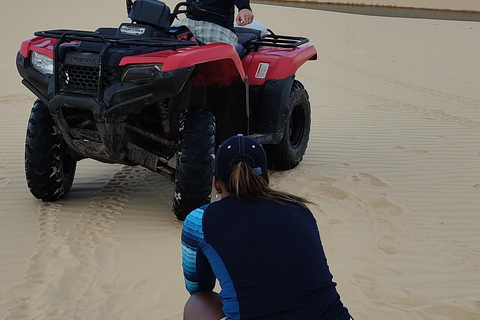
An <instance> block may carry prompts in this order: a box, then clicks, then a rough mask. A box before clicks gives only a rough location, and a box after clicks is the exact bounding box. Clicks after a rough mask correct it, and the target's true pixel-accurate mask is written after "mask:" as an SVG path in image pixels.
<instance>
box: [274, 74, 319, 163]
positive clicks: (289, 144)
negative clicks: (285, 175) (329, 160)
mask: <svg viewBox="0 0 480 320" xmlns="http://www.w3.org/2000/svg"><path fill="white" fill-rule="evenodd" d="M310 122H311V110H310V101H309V99H308V93H307V90H305V88H304V87H303V85H302V84H301V83H300V82H299V81H297V80H295V81H294V82H293V85H292V89H291V91H290V98H289V113H288V119H287V123H286V125H285V131H284V135H283V139H282V141H280V143H279V144H277V145H265V152H266V153H267V159H268V163H269V167H270V168H272V169H278V170H288V169H292V168H295V167H296V166H297V165H298V164H299V163H300V161H302V159H303V155H304V154H305V150H306V149H307V144H308V139H309V136H310Z"/></svg>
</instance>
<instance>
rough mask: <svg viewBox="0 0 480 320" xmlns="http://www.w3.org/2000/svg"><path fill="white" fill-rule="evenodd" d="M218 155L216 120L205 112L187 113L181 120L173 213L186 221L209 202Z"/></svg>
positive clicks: (192, 111)
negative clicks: (215, 157)
mask: <svg viewBox="0 0 480 320" xmlns="http://www.w3.org/2000/svg"><path fill="white" fill-rule="evenodd" d="M214 154H215V120H214V118H213V116H212V114H211V113H210V112H208V111H206V110H187V111H186V112H184V113H183V114H182V115H181V117H180V130H179V139H178V150H177V167H176V173H175V193H174V196H173V212H174V214H175V216H176V217H177V218H178V219H180V220H184V219H185V217H186V216H187V215H188V214H189V213H190V212H191V211H192V210H194V209H196V208H198V207H200V206H202V205H204V204H207V203H209V202H210V195H211V192H212V178H213V163H214Z"/></svg>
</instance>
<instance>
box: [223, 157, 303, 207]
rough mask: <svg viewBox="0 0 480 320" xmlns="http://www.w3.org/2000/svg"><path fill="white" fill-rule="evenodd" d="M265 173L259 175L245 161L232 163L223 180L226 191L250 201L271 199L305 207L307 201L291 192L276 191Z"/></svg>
mask: <svg viewBox="0 0 480 320" xmlns="http://www.w3.org/2000/svg"><path fill="white" fill-rule="evenodd" d="M268 183H269V181H268V176H267V173H265V174H262V175H259V174H258V173H257V172H256V171H255V170H254V169H253V168H252V167H251V166H249V165H248V164H247V163H245V162H239V163H237V164H236V165H234V167H233V169H232V173H231V174H230V177H229V178H228V180H227V181H226V182H225V187H226V189H227V191H228V192H229V193H230V194H232V195H236V196H237V197H239V198H242V199H246V200H251V201H272V202H277V203H282V204H294V205H299V206H301V207H305V208H306V205H305V203H310V202H309V201H307V200H305V199H303V198H301V197H298V196H294V195H292V194H289V193H286V192H281V191H276V190H273V189H271V188H270V187H269V186H268Z"/></svg>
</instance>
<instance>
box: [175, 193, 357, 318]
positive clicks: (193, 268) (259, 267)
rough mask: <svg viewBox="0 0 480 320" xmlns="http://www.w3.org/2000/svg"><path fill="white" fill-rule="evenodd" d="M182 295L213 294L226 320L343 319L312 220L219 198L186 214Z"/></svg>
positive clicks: (286, 209)
mask: <svg viewBox="0 0 480 320" xmlns="http://www.w3.org/2000/svg"><path fill="white" fill-rule="evenodd" d="M182 251H183V252H182V255H183V269H184V276H185V283H186V287H187V290H188V291H189V292H190V293H194V292H196V291H199V290H212V289H213V288H214V285H215V279H216V278H217V279H218V281H219V283H220V286H221V287H222V291H221V292H220V295H221V296H222V299H223V311H224V312H225V315H226V316H227V319H228V320H232V319H259V320H260V319H263V320H266V319H276V320H282V319H285V320H298V319H302V320H308V319H312V320H314V319H322V320H334V319H338V320H348V319H350V316H349V314H348V311H347V310H346V308H344V307H343V304H342V302H341V301H340V297H339V295H338V293H337V291H336V288H335V286H336V284H335V283H334V282H333V280H332V274H331V273H330V271H329V268H328V265H327V261H326V258H325V254H324V251H323V247H322V244H321V241H320V235H319V232H318V228H317V224H316V221H315V218H314V217H313V215H312V213H311V212H310V211H309V210H308V209H306V208H303V207H300V206H297V205H283V204H278V203H273V202H261V203H252V202H246V201H242V200H240V199H238V198H236V197H234V196H230V197H226V198H224V199H222V200H220V201H217V202H214V203H211V204H209V205H206V206H204V207H202V208H199V209H197V210H194V211H193V212H192V213H190V214H189V215H188V216H187V218H186V219H185V222H184V227H183V232H182Z"/></svg>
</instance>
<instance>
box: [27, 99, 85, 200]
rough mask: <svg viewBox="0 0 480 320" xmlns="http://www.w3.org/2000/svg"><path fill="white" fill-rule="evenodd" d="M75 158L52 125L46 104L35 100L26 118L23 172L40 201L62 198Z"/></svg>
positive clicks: (31, 189)
mask: <svg viewBox="0 0 480 320" xmlns="http://www.w3.org/2000/svg"><path fill="white" fill-rule="evenodd" d="M76 168H77V161H76V160H74V159H73V158H72V157H71V156H70V154H69V153H68V146H67V144H66V143H65V141H63V139H62V136H61V135H60V133H59V132H58V130H57V129H56V127H55V123H54V121H53V119H52V116H51V115H50V112H49V111H48V108H47V106H46V105H45V104H44V103H43V102H41V101H40V100H37V101H36V102H35V104H34V105H33V108H32V112H31V114H30V119H29V120H28V127H27V137H26V139H25V175H26V178H27V184H28V188H29V189H30V192H31V193H32V194H33V195H34V196H35V197H36V198H38V199H42V200H43V201H45V202H47V201H56V200H58V199H62V198H64V197H65V196H66V195H67V194H68V191H70V188H71V187H72V183H73V178H74V177H75V170H76Z"/></svg>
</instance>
